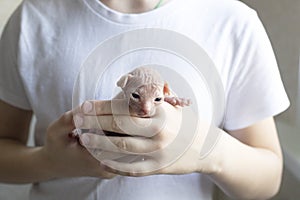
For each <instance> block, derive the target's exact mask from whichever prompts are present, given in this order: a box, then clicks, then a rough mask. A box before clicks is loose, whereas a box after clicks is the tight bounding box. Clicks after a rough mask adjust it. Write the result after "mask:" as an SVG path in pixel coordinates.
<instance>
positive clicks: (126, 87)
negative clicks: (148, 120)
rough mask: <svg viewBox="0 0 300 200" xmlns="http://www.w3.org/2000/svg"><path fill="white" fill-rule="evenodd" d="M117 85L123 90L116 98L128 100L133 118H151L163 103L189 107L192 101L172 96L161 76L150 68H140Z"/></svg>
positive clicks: (123, 77) (122, 78) (120, 80)
mask: <svg viewBox="0 0 300 200" xmlns="http://www.w3.org/2000/svg"><path fill="white" fill-rule="evenodd" d="M117 85H118V86H119V87H121V89H122V90H123V91H122V92H121V93H120V94H118V95H117V96H116V97H115V98H116V99H120V98H126V99H128V104H129V111H130V114H131V115H132V116H137V117H151V116H153V115H154V114H155V110H156V107H157V106H159V105H160V104H161V103H162V102H163V101H165V102H168V103H170V104H171V105H173V106H182V107H183V106H189V105H190V104H191V101H190V100H189V99H185V98H178V97H175V96H171V95H170V93H171V92H170V89H169V86H168V84H167V83H165V82H164V81H163V79H162V77H161V76H160V74H159V73H158V72H157V71H156V70H154V69H152V68H149V67H139V68H136V69H135V70H133V71H132V72H130V73H129V74H126V75H124V76H122V77H121V78H120V79H119V81H118V82H117Z"/></svg>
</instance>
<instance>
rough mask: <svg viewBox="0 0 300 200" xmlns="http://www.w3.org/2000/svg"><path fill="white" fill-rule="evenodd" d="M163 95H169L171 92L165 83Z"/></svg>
mask: <svg viewBox="0 0 300 200" xmlns="http://www.w3.org/2000/svg"><path fill="white" fill-rule="evenodd" d="M164 95H167V96H168V95H171V91H170V88H169V85H168V83H167V82H165V84H164Z"/></svg>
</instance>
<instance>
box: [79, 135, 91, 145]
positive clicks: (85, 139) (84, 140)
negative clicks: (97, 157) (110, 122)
mask: <svg viewBox="0 0 300 200" xmlns="http://www.w3.org/2000/svg"><path fill="white" fill-rule="evenodd" d="M80 140H81V142H82V144H83V145H88V144H89V143H90V138H89V136H87V135H82V136H81V137H80Z"/></svg>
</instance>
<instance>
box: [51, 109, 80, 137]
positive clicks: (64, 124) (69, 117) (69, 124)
mask: <svg viewBox="0 0 300 200" xmlns="http://www.w3.org/2000/svg"><path fill="white" fill-rule="evenodd" d="M54 127H55V128H56V131H59V132H63V133H70V132H72V130H73V129H74V128H75V125H74V122H73V114H72V111H68V112H66V113H64V114H63V115H61V116H60V117H59V118H58V120H57V121H56V122H54Z"/></svg>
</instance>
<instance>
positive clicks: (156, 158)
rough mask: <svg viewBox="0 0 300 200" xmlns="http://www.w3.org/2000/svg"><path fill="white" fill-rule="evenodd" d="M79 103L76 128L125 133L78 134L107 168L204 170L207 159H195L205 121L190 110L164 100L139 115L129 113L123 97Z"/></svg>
mask: <svg viewBox="0 0 300 200" xmlns="http://www.w3.org/2000/svg"><path fill="white" fill-rule="evenodd" d="M112 102H113V104H112ZM112 105H113V106H112ZM84 106H85V107H86V108H89V109H86V112H85V115H84V116H82V120H83V123H82V127H81V128H83V129H99V128H100V129H103V130H106V131H110V132H118V133H120V134H126V135H125V136H121V135H120V136H106V135H104V134H93V133H84V134H82V135H80V140H81V143H82V144H83V145H84V146H85V147H86V148H87V149H89V151H90V152H91V153H92V154H93V155H94V156H95V158H97V159H98V160H99V161H100V162H101V163H102V164H103V165H105V166H106V169H107V170H108V171H110V172H112V173H116V174H121V175H127V176H145V175H151V174H162V173H163V174H183V173H192V172H207V173H209V164H210V162H209V161H207V160H206V159H200V157H201V156H200V152H201V149H202V145H203V141H204V139H205V137H206V133H207V131H208V128H209V126H208V125H207V124H205V123H204V122H200V123H199V124H198V122H199V121H198V120H197V118H196V117H195V116H194V115H193V114H192V112H191V110H190V109H188V108H184V109H182V108H180V107H174V106H172V105H170V104H168V103H163V104H162V105H160V106H159V107H157V110H156V114H155V115H154V116H153V117H151V118H138V117H131V116H128V108H127V107H128V105H126V101H122V100H113V101H90V102H85V103H84ZM126 106H127V107H126ZM199 125H200V126H201V131H199ZM128 135H130V136H128Z"/></svg>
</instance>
